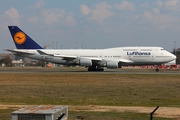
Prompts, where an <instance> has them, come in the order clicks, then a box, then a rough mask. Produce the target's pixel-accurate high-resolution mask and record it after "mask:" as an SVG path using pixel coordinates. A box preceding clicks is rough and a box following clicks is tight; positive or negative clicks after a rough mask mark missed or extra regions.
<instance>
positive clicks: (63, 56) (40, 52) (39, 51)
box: [37, 50, 77, 60]
mask: <svg viewBox="0 0 180 120" xmlns="http://www.w3.org/2000/svg"><path fill="white" fill-rule="evenodd" d="M37 52H38V53H39V54H40V55H48V56H53V57H60V58H62V59H63V60H73V59H76V58H77V56H72V55H56V54H47V53H45V52H43V51H41V50H37Z"/></svg>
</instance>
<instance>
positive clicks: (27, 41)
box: [8, 26, 43, 49]
mask: <svg viewBox="0 0 180 120" xmlns="http://www.w3.org/2000/svg"><path fill="white" fill-rule="evenodd" d="M8 28H9V31H10V33H11V36H12V38H13V41H14V43H15V45H16V48H17V49H43V47H41V46H40V45H39V44H38V43H36V42H35V41H34V40H33V39H32V38H30V37H29V36H28V35H27V34H26V33H25V32H23V31H22V30H21V29H20V28H18V27H17V26H8Z"/></svg>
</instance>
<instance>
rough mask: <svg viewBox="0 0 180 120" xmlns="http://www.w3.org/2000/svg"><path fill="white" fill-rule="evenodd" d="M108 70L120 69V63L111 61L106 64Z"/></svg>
mask: <svg viewBox="0 0 180 120" xmlns="http://www.w3.org/2000/svg"><path fill="white" fill-rule="evenodd" d="M106 65H107V68H118V62H115V61H109V62H107V63H106Z"/></svg>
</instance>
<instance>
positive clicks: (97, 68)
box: [88, 66, 104, 71]
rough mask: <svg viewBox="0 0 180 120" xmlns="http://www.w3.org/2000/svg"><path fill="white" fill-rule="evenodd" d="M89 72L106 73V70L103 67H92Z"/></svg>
mask: <svg viewBox="0 0 180 120" xmlns="http://www.w3.org/2000/svg"><path fill="white" fill-rule="evenodd" d="M88 71H104V69H103V68H102V67H97V66H91V67H89V68H88Z"/></svg>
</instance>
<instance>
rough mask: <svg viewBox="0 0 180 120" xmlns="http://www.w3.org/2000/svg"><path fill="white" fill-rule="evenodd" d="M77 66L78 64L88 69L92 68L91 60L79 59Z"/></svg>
mask: <svg viewBox="0 0 180 120" xmlns="http://www.w3.org/2000/svg"><path fill="white" fill-rule="evenodd" d="M79 64H80V65H81V66H87V67H89V66H92V61H91V59H80V60H79Z"/></svg>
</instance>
